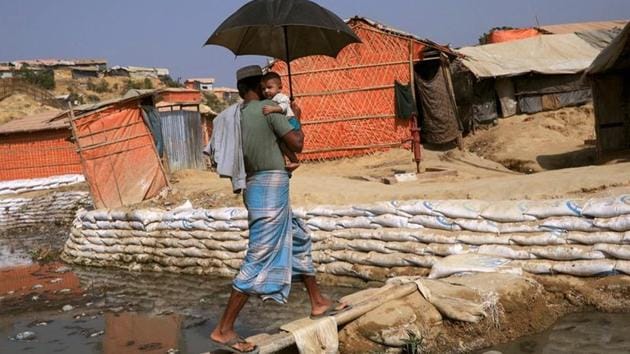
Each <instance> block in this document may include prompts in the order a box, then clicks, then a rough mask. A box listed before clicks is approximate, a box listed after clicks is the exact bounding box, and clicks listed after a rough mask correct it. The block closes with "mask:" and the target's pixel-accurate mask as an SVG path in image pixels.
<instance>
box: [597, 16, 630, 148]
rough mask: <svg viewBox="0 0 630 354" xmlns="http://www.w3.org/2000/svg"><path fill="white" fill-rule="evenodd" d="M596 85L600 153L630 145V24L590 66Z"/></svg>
mask: <svg viewBox="0 0 630 354" xmlns="http://www.w3.org/2000/svg"><path fill="white" fill-rule="evenodd" d="M587 74H588V76H589V78H590V83H591V87H592V89H593V104H594V109H595V132H596V135H597V154H598V157H599V158H600V159H601V158H602V155H603V154H605V153H609V152H614V151H619V150H627V149H630V24H628V25H626V27H625V28H624V29H623V31H622V32H621V33H620V34H619V35H618V36H617V37H616V38H615V39H614V40H613V41H612V42H611V43H610V45H609V46H608V47H606V48H605V49H604V50H603V51H602V52H601V53H600V54H599V55H598V56H597V58H595V60H594V61H593V63H592V64H591V66H590V67H589V68H588V70H587Z"/></svg>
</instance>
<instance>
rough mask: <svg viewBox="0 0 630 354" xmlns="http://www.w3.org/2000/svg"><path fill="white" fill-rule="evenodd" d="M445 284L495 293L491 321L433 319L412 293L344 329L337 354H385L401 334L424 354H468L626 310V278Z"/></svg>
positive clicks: (629, 305) (629, 280) (466, 279)
mask: <svg viewBox="0 0 630 354" xmlns="http://www.w3.org/2000/svg"><path fill="white" fill-rule="evenodd" d="M447 279H450V280H451V281H452V282H453V284H458V285H464V286H468V287H473V288H476V289H477V288H479V289H483V291H487V290H491V291H492V292H494V294H496V295H497V296H498V303H497V304H496V313H494V315H495V316H492V315H491V316H487V317H485V318H484V319H483V320H481V321H480V322H477V323H465V322H461V321H455V320H451V319H448V318H446V317H445V316H440V315H439V314H438V313H435V309H432V308H429V309H427V306H426V304H425V305H423V303H426V301H425V300H424V299H423V298H422V297H421V296H419V295H418V294H415V293H414V294H412V295H410V296H408V297H407V298H403V299H400V300H394V301H392V302H389V303H385V304H384V305H382V306H380V307H379V308H377V309H375V310H373V311H372V312H369V313H368V314H366V315H364V316H363V317H361V318H359V319H358V320H357V321H354V322H352V323H350V324H349V325H347V326H346V327H345V328H344V329H343V330H342V331H341V332H340V341H341V352H344V353H375V352H384V350H385V349H386V348H387V346H388V345H391V344H394V342H395V338H396V336H397V335H398V336H400V337H401V338H405V337H407V335H406V333H405V331H411V332H412V333H420V339H422V341H421V345H420V347H421V348H422V352H423V353H461V352H471V351H475V350H480V349H482V348H487V347H490V346H493V345H496V344H498V343H506V342H509V341H512V340H514V339H515V338H517V337H520V336H523V335H528V334H533V333H537V332H541V331H543V330H545V329H547V328H549V327H550V326H551V325H552V324H553V323H554V322H556V320H558V319H559V318H561V317H562V316H564V315H566V314H569V313H576V312H582V311H592V310H597V311H601V312H606V313H610V312H612V313H618V312H627V311H628V310H630V301H629V300H628V299H629V298H628V295H629V294H630V277H627V276H620V275H614V276H606V277H600V278H579V277H572V276H527V277H524V278H516V279H517V280H514V279H511V276H507V275H503V274H499V273H489V274H474V275H469V276H466V275H464V276H461V277H458V276H455V277H451V278H447ZM489 311H490V310H489ZM569 329H570V328H569ZM567 330H568V329H567ZM403 342H408V341H403ZM524 352H526V351H524ZM531 352H532V353H533V352H534V351H531ZM536 352H537V351H536ZM569 352H570V351H569ZM574 352H575V351H574ZM584 352H586V351H584ZM589 352H592V351H589ZM618 352H619V351H618Z"/></svg>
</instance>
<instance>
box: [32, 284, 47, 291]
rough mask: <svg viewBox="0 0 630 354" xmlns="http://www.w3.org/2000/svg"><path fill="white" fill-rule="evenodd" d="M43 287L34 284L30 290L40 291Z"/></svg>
mask: <svg viewBox="0 0 630 354" xmlns="http://www.w3.org/2000/svg"><path fill="white" fill-rule="evenodd" d="M43 287H44V286H43V285H42V284H35V285H33V287H32V289H33V290H35V289H41V288H43Z"/></svg>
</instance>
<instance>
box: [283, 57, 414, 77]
mask: <svg viewBox="0 0 630 354" xmlns="http://www.w3.org/2000/svg"><path fill="white" fill-rule="evenodd" d="M416 61H419V60H416ZM401 64H407V61H406V60H402V61H389V62H384V63H372V64H362V65H353V66H342V67H332V68H326V69H316V70H304V71H297V72H292V73H291V76H299V75H308V74H317V73H324V72H335V71H344V70H356V69H370V68H377V67H380V66H393V65H401ZM282 76H287V75H286V74H285V75H282Z"/></svg>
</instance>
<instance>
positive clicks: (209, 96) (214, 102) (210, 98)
mask: <svg viewBox="0 0 630 354" xmlns="http://www.w3.org/2000/svg"><path fill="white" fill-rule="evenodd" d="M203 97H204V99H205V101H206V105H208V107H210V108H211V109H212V110H213V111H215V112H217V113H218V112H221V111H223V110H224V109H226V108H227V107H228V104H227V103H226V102H223V101H222V100H220V99H219V98H218V97H217V95H215V94H214V93H212V92H204V93H203Z"/></svg>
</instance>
